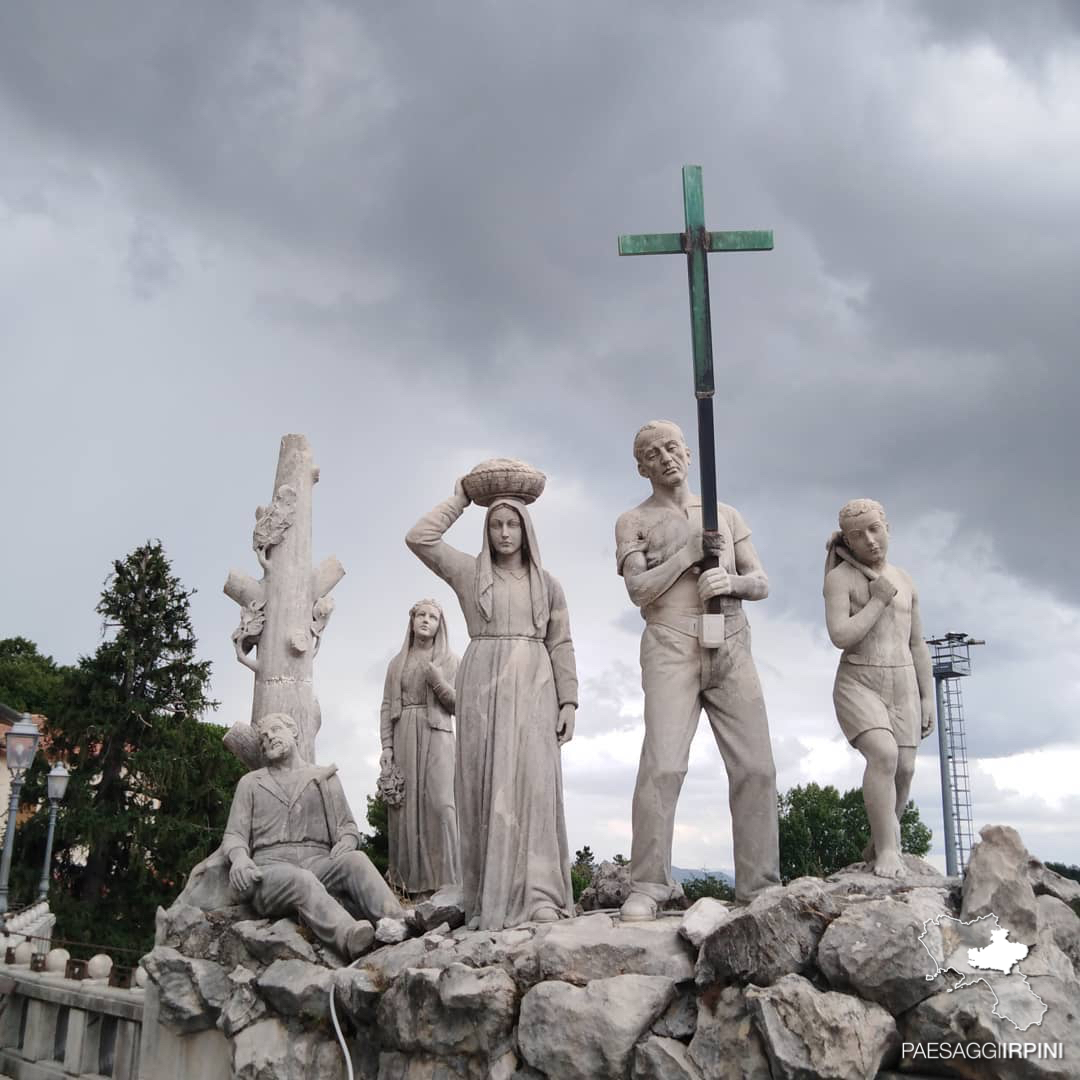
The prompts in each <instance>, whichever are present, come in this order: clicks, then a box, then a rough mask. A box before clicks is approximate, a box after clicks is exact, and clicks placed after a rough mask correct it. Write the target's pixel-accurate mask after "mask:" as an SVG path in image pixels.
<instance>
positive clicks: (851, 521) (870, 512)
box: [839, 499, 889, 566]
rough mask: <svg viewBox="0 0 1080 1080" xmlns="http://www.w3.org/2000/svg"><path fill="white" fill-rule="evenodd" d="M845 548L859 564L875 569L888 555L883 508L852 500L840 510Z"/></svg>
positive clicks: (866, 500)
mask: <svg viewBox="0 0 1080 1080" xmlns="http://www.w3.org/2000/svg"><path fill="white" fill-rule="evenodd" d="M839 517H840V531H841V533H843V535H844V544H845V545H846V546H847V549H848V550H849V551H850V552H851V554H852V555H854V556H855V558H856V559H858V560H859V562H861V563H864V564H865V565H866V566H877V565H880V564H882V563H884V562H885V557H886V556H887V555H888V553H889V523H888V521H886V519H885V507H883V506H882V505H881V503H879V502H877V501H876V500H874V499H852V500H851V501H850V502H847V503H845V504H844V505H843V507H841V509H840V515H839Z"/></svg>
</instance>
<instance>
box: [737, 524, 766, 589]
mask: <svg viewBox="0 0 1080 1080" xmlns="http://www.w3.org/2000/svg"><path fill="white" fill-rule="evenodd" d="M735 571H736V574H737V576H736V577H735V578H734V581H733V585H734V587H733V588H732V590H731V595H732V596H737V597H739V599H741V600H764V599H765V598H766V597H767V596H768V595H769V577H768V575H767V574H766V573H765V568H764V567H763V566H762V565H761V559H760V558H758V553H757V548H755V547H754V543H753V541H752V540H751V539H750V537H749V536H746V537H743V539H742V540H740V541H738V543H736V545H735Z"/></svg>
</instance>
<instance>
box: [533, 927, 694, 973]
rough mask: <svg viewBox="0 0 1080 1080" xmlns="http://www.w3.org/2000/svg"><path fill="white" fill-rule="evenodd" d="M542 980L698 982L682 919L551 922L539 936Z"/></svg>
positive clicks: (537, 954) (539, 971)
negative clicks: (644, 978) (682, 934)
mask: <svg viewBox="0 0 1080 1080" xmlns="http://www.w3.org/2000/svg"><path fill="white" fill-rule="evenodd" d="M535 949H536V956H537V964H538V972H537V974H538V977H539V978H540V979H557V980H560V981H562V982H568V983H574V984H575V985H576V986H584V985H585V984H586V983H588V982H592V981H593V980H594V979H607V978H611V977H612V976H615V975H627V974H636V975H663V976H665V977H666V978H669V979H671V980H672V981H674V982H682V981H683V980H684V979H692V978H693V977H694V960H695V956H694V950H693V948H692V947H691V946H690V945H689V944H688V943H687V942H686V941H685V940H684V939H683V938H682V937H680V936H679V920H678V919H677V918H661V919H657V920H655V921H653V922H644V923H618V922H617V921H614V920H613V919H612V918H611V917H610V916H609V915H604V914H597V915H589V916H587V917H582V918H577V919H568V920H566V921H565V922H558V923H552V924H551V926H550V927H545V928H542V929H541V930H540V931H539V932H538V933H537V935H536V939H535Z"/></svg>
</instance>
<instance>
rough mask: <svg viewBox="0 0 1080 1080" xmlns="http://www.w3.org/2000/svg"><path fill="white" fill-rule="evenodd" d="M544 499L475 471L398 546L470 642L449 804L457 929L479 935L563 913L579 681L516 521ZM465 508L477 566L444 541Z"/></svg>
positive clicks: (546, 583) (501, 477) (529, 481)
mask: <svg viewBox="0 0 1080 1080" xmlns="http://www.w3.org/2000/svg"><path fill="white" fill-rule="evenodd" d="M543 487H544V475H543V473H540V472H538V471H537V470H536V469H533V468H532V467H531V466H528V465H525V464H524V463H522V462H519V461H512V460H507V459H495V460H494V461H490V462H484V463H483V464H482V465H478V466H477V467H476V468H475V469H473V470H472V472H470V473H469V474H468V476H466V477H464V478H462V479H461V480H459V481H458V482H457V484H456V485H455V486H454V494H453V495H452V496H451V497H450V498H449V499H447V500H446V501H445V502H441V503H440V504H439V505H438V506H436V507H435V508H434V509H433V510H431V511H430V512H429V513H427V514H425V515H424V516H423V517H422V518H421V519H420V520H419V521H418V522H417V523H416V525H414V526H413V528H412V529H410V530H409V533H408V535H407V536H406V537H405V542H406V544H408V546H409V549H410V550H411V551H412V552H413V553H414V554H415V555H416V556H417V557H418V558H419V559H421V560H422V561H423V562H424V563H425V565H427V566H428V567H430V568H431V569H432V570H433V571H434V572H435V573H436V574H438V575H439V577H441V578H442V579H443V580H444V581H446V582H447V583H448V584H449V585H450V586H451V588H453V590H454V592H455V593H456V594H457V597H458V601H459V602H460V604H461V610H462V613H463V614H464V616H465V623H466V625H467V627H468V631H469V638H470V641H469V647H468V648H467V649H466V650H465V655H464V657H463V658H462V661H461V666H460V667H459V668H458V673H457V687H456V691H457V692H456V705H457V717H458V738H457V771H456V776H455V795H456V801H457V813H458V833H459V837H460V841H461V877H462V886H463V899H464V906H465V912H466V918H467V919H468V920H469V921H470V924H471V925H475V926H479V927H480V928H481V929H486V930H500V929H502V928H503V927H509V926H517V925H520V924H521V923H525V922H532V921H537V922H550V921H554V920H555V919H558V918H560V917H568V916H570V915H571V914H572V912H573V893H572V890H571V885H570V858H569V852H568V849H567V842H566V823H565V820H564V816H563V795H562V764H561V761H560V756H559V753H560V751H559V748H560V746H561V745H562V744H563V743H564V742H567V741H568V740H569V739H570V738H571V737H572V735H573V732H574V714H575V710H576V708H577V669H576V666H575V663H574V646H573V643H572V642H571V640H570V620H569V616H568V614H567V610H566V600H565V598H564V596H563V591H562V587H561V586H560V585H559V583H558V582H557V581H556V580H555V579H554V578H553V577H552V576H551V575H550V574H549V573H548V572H547V571H546V570H544V569H543V567H542V566H541V563H540V550H539V547H538V546H537V543H536V534H535V532H534V530H533V524H532V520H531V519H530V517H529V513H528V511H527V510H526V504H527V503H531V502H533V501H534V500H535V499H536V497H537V496H538V495H539V494H540V492H541V491H543ZM470 501H472V502H476V503H477V504H478V505H480V506H484V507H486V508H487V515H486V517H485V520H484V534H483V541H482V544H481V549H480V554H479V555H476V556H472V555H467V554H465V552H463V551H458V550H457V549H456V548H454V547H451V546H450V545H449V544H447V543H446V541H444V540H443V534H444V533H445V532H446V531H447V529H449V528H450V526H451V525H452V524H453V523H454V522H455V521H457V519H458V518H459V517H460V516H461V514H462V513H463V511H464V510H465V508H466V507H467V506H468V505H469V502H470Z"/></svg>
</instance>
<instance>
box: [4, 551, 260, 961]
mask: <svg viewBox="0 0 1080 1080" xmlns="http://www.w3.org/2000/svg"><path fill="white" fill-rule="evenodd" d="M191 595H192V593H191V592H189V591H186V590H185V589H184V588H183V586H182V585H181V583H180V581H179V579H178V578H177V577H176V576H175V575H174V574H173V573H172V569H171V567H170V565H169V561H168V559H167V558H166V557H165V553H164V551H163V550H162V546H161V543H160V542H159V541H152V542H147V543H146V544H143V545H142V546H141V547H139V548H136V550H135V551H133V552H132V553H131V554H130V555H128V556H127V558H125V559H123V560H120V561H117V562H116V563H114V564H113V573H112V574H111V575H110V577H109V578H108V579H107V581H106V584H105V590H104V591H103V593H102V594H101V600H100V602H99V604H98V606H97V611H98V613H99V614H100V615H101V616H102V618H103V620H104V629H103V635H104V636H105V640H104V641H103V642H102V644H101V645H100V646H99V647H98V649H97V651H96V652H95V653H94V655H93V656H90V657H83V658H81V659H80V661H79V664H78V666H77V667H76V668H74V669H72V670H71V671H70V672H69V673H68V675H67V677H66V678H65V680H64V686H63V690H62V693H61V695H60V699H59V700H58V701H56V702H55V703H54V704H53V706H52V710H53V711H52V712H51V713H50V714H48V715H49V721H48V724H47V726H46V735H47V738H48V740H49V744H50V755H51V756H53V757H54V758H55V757H62V758H63V759H64V760H65V761H66V762H67V765H68V768H69V769H70V770H71V782H70V784H69V786H68V793H67V797H66V799H65V801H64V803H63V804H62V809H61V815H60V818H59V820H58V824H57V835H56V849H55V856H54V863H53V871H54V878H53V885H52V889H51V892H50V903H51V905H52V907H53V910H54V911H55V912H56V914H57V928H58V935H59V936H61V937H64V938H67V939H70V940H76V941H88V942H94V943H96V944H101V945H106V946H111V947H113V948H129V949H132V950H133V951H134V952H136V953H141V952H144V951H146V950H147V949H148V948H150V946H151V944H152V941H153V930H154V913H155V911H156V909H157V907H158V905H162V906H168V905H169V904H170V903H171V902H172V900H173V898H174V897H175V896H176V893H177V892H178V891H179V890H180V888H182V886H183V883H184V880H185V878H186V877H187V874H188V872H189V871H190V869H191V867H192V866H193V865H194V864H195V863H196V862H198V861H199V860H200V859H202V858H204V857H205V856H206V855H208V854H209V853H210V852H211V851H212V850H213V849H214V848H215V847H216V846H217V845H218V843H219V841H220V839H221V832H222V830H223V829H224V826H225V820H226V818H227V816H228V811H229V804H230V801H231V799H232V793H233V789H234V787H235V786H236V782H237V780H239V778H240V776H241V775H242V774H243V772H244V767H243V765H242V764H241V763H240V762H239V761H238V760H237V759H236V758H235V757H234V756H233V755H232V754H231V753H229V752H228V751H227V750H226V749H225V747H224V746H223V745H222V742H221V738H222V735H223V734H224V728H222V727H220V726H218V725H216V724H206V723H202V722H201V720H200V718H201V717H202V716H203V714H204V713H206V712H207V711H208V710H211V709H214V708H216V707H217V702H214V701H211V700H210V698H209V696H208V692H209V682H210V664H209V662H207V661H201V660H198V659H196V655H195V650H196V640H195V634H194V631H193V630H192V626H191V617H190V610H189V599H190V597H191ZM46 772H47V765H46V763H45V762H44V760H43V756H42V755H39V758H38V761H37V762H36V764H35V767H34V769H33V770H32V771H31V774H30V776H29V777H28V780H27V783H26V786H25V787H24V789H23V801H24V804H29V805H30V806H37V805H40V806H42V810H41V811H39V813H38V814H37V815H36V816H35V818H34V819H33V821H31V822H29V823H28V824H27V826H25V827H24V829H23V830H20V841H21V844H22V850H23V855H22V856H20V858H19V859H18V874H13V878H12V881H13V890H18V891H19V892H21V893H25V894H30V893H32V891H33V888H34V885H35V884H36V881H37V877H38V876H39V875H40V873H41V859H42V857H43V855H44V850H43V848H44V840H43V837H44V832H45V820H46V811H47V807H48V803H47V801H46V799H45V792H44V776H45V773H46ZM35 849H36V850H35Z"/></svg>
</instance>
